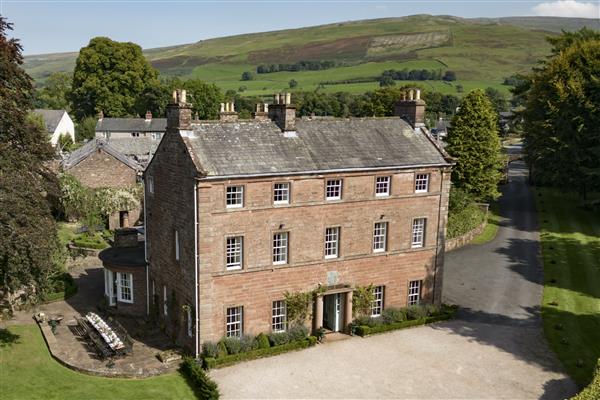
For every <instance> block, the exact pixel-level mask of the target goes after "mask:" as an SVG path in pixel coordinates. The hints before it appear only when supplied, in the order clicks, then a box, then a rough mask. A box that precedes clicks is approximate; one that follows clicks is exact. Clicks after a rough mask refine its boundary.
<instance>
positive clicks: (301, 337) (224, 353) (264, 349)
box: [201, 326, 317, 369]
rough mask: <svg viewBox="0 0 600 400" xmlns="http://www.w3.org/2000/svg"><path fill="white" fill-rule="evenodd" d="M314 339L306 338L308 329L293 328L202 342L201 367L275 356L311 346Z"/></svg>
mask: <svg viewBox="0 0 600 400" xmlns="http://www.w3.org/2000/svg"><path fill="white" fill-rule="evenodd" d="M316 343H317V338H316V337H314V336H308V329H306V327H304V326H295V327H292V328H290V329H289V331H287V332H278V333H271V334H269V335H266V334H264V333H261V334H259V335H258V336H249V335H244V336H242V337H239V338H238V337H227V338H223V339H221V341H219V343H213V342H205V343H204V344H203V345H202V355H201V357H202V361H203V367H204V368H206V369H211V368H218V367H224V366H226V365H231V364H235V363H237V362H240V361H246V360H254V359H257V358H263V357H269V356H274V355H277V354H281V353H285V352H288V351H293V350H299V349H305V348H307V347H309V346H314V345H315V344H316Z"/></svg>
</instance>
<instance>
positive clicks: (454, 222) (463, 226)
mask: <svg viewBox="0 0 600 400" xmlns="http://www.w3.org/2000/svg"><path fill="white" fill-rule="evenodd" d="M485 217H486V215H485V212H484V211H483V210H481V208H479V206H478V205H476V204H474V203H472V204H469V205H468V206H467V207H465V208H463V209H461V210H458V211H456V210H452V211H449V212H448V225H447V229H448V234H447V239H454V238H456V237H459V236H462V235H464V234H465V233H467V232H470V231H472V230H473V229H475V228H477V227H478V226H479V225H481V224H482V223H483V221H485Z"/></svg>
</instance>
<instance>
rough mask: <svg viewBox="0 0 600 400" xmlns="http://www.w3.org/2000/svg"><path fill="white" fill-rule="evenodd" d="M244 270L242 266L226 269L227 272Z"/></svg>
mask: <svg viewBox="0 0 600 400" xmlns="http://www.w3.org/2000/svg"><path fill="white" fill-rule="evenodd" d="M241 269H242V267H241V266H238V267H225V270H226V271H240V270H241Z"/></svg>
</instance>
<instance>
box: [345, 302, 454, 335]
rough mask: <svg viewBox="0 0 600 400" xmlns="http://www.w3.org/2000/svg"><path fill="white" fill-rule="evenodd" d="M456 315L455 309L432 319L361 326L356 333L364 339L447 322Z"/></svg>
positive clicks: (356, 329)
mask: <svg viewBox="0 0 600 400" xmlns="http://www.w3.org/2000/svg"><path fill="white" fill-rule="evenodd" d="M455 314H456V309H455V308H453V309H451V310H450V311H445V312H444V313H442V314H440V315H434V316H431V317H425V318H419V319H412V320H408V321H402V322H393V323H391V324H383V323H382V324H378V325H374V326H367V325H359V326H357V327H356V328H355V330H354V333H356V335H358V336H363V337H364V336H368V335H374V334H376V333H383V332H389V331H395V330H397V329H404V328H410V327H412V326H419V325H425V324H430V323H432V322H438V321H445V320H448V319H452V318H454V315H455Z"/></svg>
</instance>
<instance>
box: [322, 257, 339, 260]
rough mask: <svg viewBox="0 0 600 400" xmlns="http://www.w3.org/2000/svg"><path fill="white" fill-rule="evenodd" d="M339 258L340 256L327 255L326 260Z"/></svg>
mask: <svg viewBox="0 0 600 400" xmlns="http://www.w3.org/2000/svg"><path fill="white" fill-rule="evenodd" d="M338 258H339V257H338V256H325V259H326V260H337V259H338Z"/></svg>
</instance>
